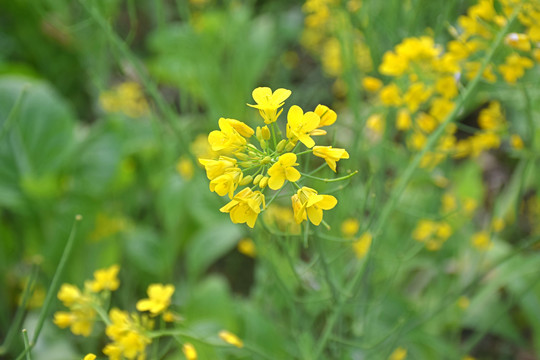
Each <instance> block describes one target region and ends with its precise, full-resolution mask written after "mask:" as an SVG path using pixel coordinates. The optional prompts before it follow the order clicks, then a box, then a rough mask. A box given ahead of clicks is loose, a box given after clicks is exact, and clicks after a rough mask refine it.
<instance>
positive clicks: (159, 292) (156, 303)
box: [137, 284, 174, 315]
mask: <svg viewBox="0 0 540 360" xmlns="http://www.w3.org/2000/svg"><path fill="white" fill-rule="evenodd" d="M147 293H148V299H142V300H139V301H138V302H137V310H139V311H150V313H151V314H152V315H157V314H160V313H162V312H164V311H165V310H167V308H168V307H169V305H170V304H171V296H172V294H173V293H174V286H173V285H170V284H168V285H162V284H152V285H150V286H148V290H147Z"/></svg>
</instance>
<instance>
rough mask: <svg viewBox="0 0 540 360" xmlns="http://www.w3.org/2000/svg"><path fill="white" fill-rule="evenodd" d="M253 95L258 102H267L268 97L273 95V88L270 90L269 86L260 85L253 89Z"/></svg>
mask: <svg viewBox="0 0 540 360" xmlns="http://www.w3.org/2000/svg"><path fill="white" fill-rule="evenodd" d="M251 96H253V100H255V102H256V103H257V104H260V103H262V102H266V101H267V99H268V98H269V97H271V96H272V90H270V88H269V87H258V88H256V89H255V90H253V92H252V93H251Z"/></svg>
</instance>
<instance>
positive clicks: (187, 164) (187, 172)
mask: <svg viewBox="0 0 540 360" xmlns="http://www.w3.org/2000/svg"><path fill="white" fill-rule="evenodd" d="M176 171H178V174H180V176H181V177H183V178H184V179H185V180H191V179H192V178H193V174H194V172H195V171H194V169H193V163H192V162H191V160H190V159H189V158H188V157H186V156H182V157H181V158H180V159H179V160H178V162H177V163H176Z"/></svg>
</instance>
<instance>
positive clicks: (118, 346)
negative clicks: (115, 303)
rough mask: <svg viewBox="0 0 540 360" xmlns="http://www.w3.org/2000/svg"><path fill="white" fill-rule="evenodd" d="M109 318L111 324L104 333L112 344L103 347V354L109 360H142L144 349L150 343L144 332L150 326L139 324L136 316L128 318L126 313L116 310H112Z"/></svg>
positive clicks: (143, 323) (148, 324)
mask: <svg viewBox="0 0 540 360" xmlns="http://www.w3.org/2000/svg"><path fill="white" fill-rule="evenodd" d="M109 317H110V319H111V324H110V325H108V326H107V328H106V329H105V333H106V334H107V336H108V337H109V338H111V339H112V340H113V342H112V343H110V344H107V345H106V346H105V348H104V349H103V353H104V354H105V355H107V356H109V359H111V360H120V359H123V358H127V359H130V360H131V359H137V360H143V359H144V358H145V355H146V353H145V352H146V347H147V346H148V345H149V344H150V343H151V342H152V340H151V339H150V338H148V337H147V336H146V335H145V334H144V332H145V331H146V330H147V327H151V324H150V323H145V322H144V320H143V322H141V321H140V319H139V317H138V316H136V315H133V316H130V315H129V314H128V313H127V312H126V311H121V310H118V309H112V310H111V311H110V312H109Z"/></svg>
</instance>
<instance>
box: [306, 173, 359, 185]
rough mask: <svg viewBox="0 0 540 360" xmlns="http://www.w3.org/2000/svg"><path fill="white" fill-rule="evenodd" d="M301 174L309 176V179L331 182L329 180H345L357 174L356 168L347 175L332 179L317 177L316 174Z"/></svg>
mask: <svg viewBox="0 0 540 360" xmlns="http://www.w3.org/2000/svg"><path fill="white" fill-rule="evenodd" d="M301 174H302V176H305V177H307V178H310V179H314V180H319V181H323V182H325V183H331V182H337V181H342V180H347V179H349V178H351V177H353V176H354V175H356V174H358V170H355V171H353V172H352V173H350V174H349V175H345V176H342V177H338V178H334V179H328V178H320V177H317V176H312V175H308V174H304V173H301Z"/></svg>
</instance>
